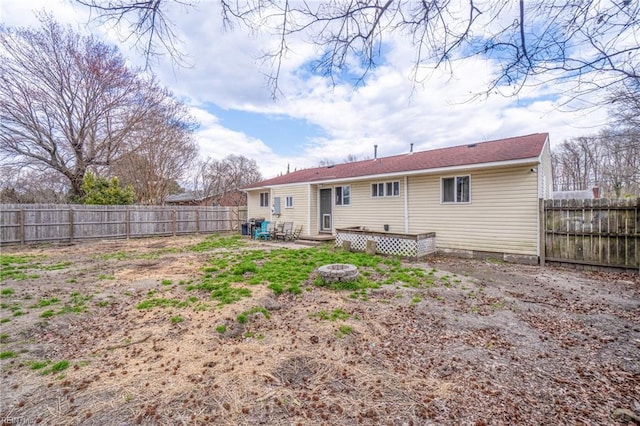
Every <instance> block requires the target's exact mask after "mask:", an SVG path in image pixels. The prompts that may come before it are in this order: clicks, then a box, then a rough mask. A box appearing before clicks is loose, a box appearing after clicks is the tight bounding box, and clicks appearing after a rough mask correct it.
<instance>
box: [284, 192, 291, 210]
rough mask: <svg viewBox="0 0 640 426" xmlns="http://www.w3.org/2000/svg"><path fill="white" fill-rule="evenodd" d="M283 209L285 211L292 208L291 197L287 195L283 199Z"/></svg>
mask: <svg viewBox="0 0 640 426" xmlns="http://www.w3.org/2000/svg"><path fill="white" fill-rule="evenodd" d="M284 207H285V208H287V209H292V208H293V195H287V196H286V197H284Z"/></svg>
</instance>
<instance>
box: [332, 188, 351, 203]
mask: <svg viewBox="0 0 640 426" xmlns="http://www.w3.org/2000/svg"><path fill="white" fill-rule="evenodd" d="M335 190H336V206H348V205H350V204H351V186H350V185H345V186H336V188H335Z"/></svg>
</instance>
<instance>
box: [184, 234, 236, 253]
mask: <svg viewBox="0 0 640 426" xmlns="http://www.w3.org/2000/svg"><path fill="white" fill-rule="evenodd" d="M246 245H247V243H246V241H244V240H243V239H242V236H240V235H232V236H230V237H223V236H221V235H220V234H213V235H210V236H209V237H207V238H206V239H205V240H204V241H202V242H200V243H198V244H195V245H193V246H191V247H190V248H189V249H190V250H191V251H195V252H199V253H200V252H204V251H211V250H216V249H219V248H227V249H235V248H240V247H243V246H246Z"/></svg>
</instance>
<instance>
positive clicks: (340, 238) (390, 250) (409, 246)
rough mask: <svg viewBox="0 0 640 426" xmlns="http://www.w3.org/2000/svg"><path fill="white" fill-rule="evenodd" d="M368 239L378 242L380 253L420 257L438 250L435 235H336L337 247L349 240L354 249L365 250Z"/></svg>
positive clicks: (339, 233)
mask: <svg viewBox="0 0 640 426" xmlns="http://www.w3.org/2000/svg"><path fill="white" fill-rule="evenodd" d="M368 240H373V241H375V242H376V246H377V249H378V252H379V253H383V254H392V255H396V256H403V257H413V258H415V257H418V258H419V257H423V256H426V255H429V254H432V253H435V250H436V240H435V238H433V237H431V238H423V239H419V240H416V239H411V238H398V237H385V236H381V235H367V234H361V233H357V234H356V233H353V234H351V233H343V232H338V234H337V235H336V247H342V243H343V242H344V241H349V242H350V243H351V249H352V250H355V251H364V250H365V249H366V247H367V241H368Z"/></svg>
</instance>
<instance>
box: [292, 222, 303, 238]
mask: <svg viewBox="0 0 640 426" xmlns="http://www.w3.org/2000/svg"><path fill="white" fill-rule="evenodd" d="M300 234H302V225H300V226H298V227H297V228H296V229H295V230H294V231H293V232H292V233H291V236H290V240H291V241H295V240H297V239H298V238H300Z"/></svg>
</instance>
